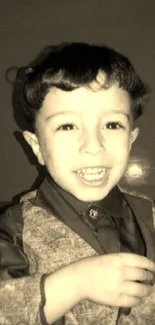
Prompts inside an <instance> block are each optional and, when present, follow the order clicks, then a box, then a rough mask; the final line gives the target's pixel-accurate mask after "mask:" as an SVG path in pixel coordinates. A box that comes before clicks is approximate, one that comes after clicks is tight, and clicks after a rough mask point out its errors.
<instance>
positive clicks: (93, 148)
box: [80, 132, 104, 156]
mask: <svg viewBox="0 0 155 325" xmlns="http://www.w3.org/2000/svg"><path fill="white" fill-rule="evenodd" d="M103 148H104V145H103V138H102V139H101V137H100V135H99V134H97V133H88V132H87V134H86V135H85V136H84V139H82V145H81V147H80V151H81V152H83V153H89V154H91V155H93V156H95V155H97V154H98V153H99V152H100V151H101V150H102V149H103Z"/></svg>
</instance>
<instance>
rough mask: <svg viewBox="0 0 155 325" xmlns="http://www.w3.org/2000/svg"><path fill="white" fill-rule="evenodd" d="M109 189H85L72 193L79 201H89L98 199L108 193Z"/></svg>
mask: <svg viewBox="0 0 155 325" xmlns="http://www.w3.org/2000/svg"><path fill="white" fill-rule="evenodd" d="M108 193H109V191H108V190H106V189H104V190H103V189H94V188H93V189H90V188H89V189H87V190H84V191H82V190H81V191H80V192H79V191H78V192H77V193H74V194H73V195H74V196H75V197H76V198H77V199H78V200H80V201H84V202H91V201H100V200H102V199H103V198H104V197H106V196H107V195H108Z"/></svg>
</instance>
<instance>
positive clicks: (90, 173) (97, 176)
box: [77, 167, 107, 185]
mask: <svg viewBox="0 0 155 325" xmlns="http://www.w3.org/2000/svg"><path fill="white" fill-rule="evenodd" d="M106 173H107V169H106V168H102V167H101V168H98V167H95V168H90V167H89V168H83V169H79V170H78V171H77V174H78V175H79V176H80V178H81V179H82V180H83V181H84V182H86V183H90V184H96V185H97V184H98V185H99V184H100V183H102V181H103V180H104V179H105V175H106Z"/></svg>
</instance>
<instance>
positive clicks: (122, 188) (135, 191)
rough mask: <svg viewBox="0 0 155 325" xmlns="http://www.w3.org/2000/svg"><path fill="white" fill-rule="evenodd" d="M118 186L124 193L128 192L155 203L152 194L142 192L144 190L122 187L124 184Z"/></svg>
mask: <svg viewBox="0 0 155 325" xmlns="http://www.w3.org/2000/svg"><path fill="white" fill-rule="evenodd" d="M118 188H119V189H120V191H121V192H122V193H124V194H128V195H131V196H135V197H139V198H142V199H145V200H148V201H150V202H151V203H152V204H154V200H153V199H152V198H151V197H150V196H148V195H146V194H144V193H142V192H139V191H137V190H128V189H126V188H124V187H122V186H120V185H119V186H118Z"/></svg>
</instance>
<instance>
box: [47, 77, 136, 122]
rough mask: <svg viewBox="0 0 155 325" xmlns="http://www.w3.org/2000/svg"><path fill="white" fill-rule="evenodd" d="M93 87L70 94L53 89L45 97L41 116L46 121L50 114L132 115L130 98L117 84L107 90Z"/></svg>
mask: <svg viewBox="0 0 155 325" xmlns="http://www.w3.org/2000/svg"><path fill="white" fill-rule="evenodd" d="M92 86H93V90H92V89H91V88H90V89H89V88H86V87H81V88H78V89H75V90H73V91H68V92H67V91H63V90H60V89H57V88H53V89H51V90H50V91H49V92H48V94H47V95H46V97H45V100H44V103H43V106H42V108H41V115H42V116H43V117H44V118H45V119H46V118H47V117H48V116H49V115H50V114H56V113H59V112H64V113H65V112H66V113H67V112H68V111H70V112H71V113H72V112H73V113H79V114H85V113H87V112H88V113H90V112H92V113H93V114H98V113H99V114H100V113H104V112H109V113H110V112H113V111H114V110H115V111H119V112H121V111H122V112H124V113H128V114H130V106H131V101H130V96H129V94H128V93H127V92H126V91H125V90H123V89H122V88H119V85H118V84H116V83H115V84H113V85H112V86H110V87H109V88H107V89H103V88H102V89H96V88H95V87H97V86H96V85H95V84H94V85H92Z"/></svg>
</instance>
